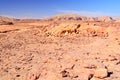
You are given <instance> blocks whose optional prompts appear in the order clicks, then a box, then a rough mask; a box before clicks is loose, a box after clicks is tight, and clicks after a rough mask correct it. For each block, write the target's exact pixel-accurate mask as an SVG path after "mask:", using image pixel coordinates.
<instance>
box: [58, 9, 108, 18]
mask: <svg viewBox="0 0 120 80" xmlns="http://www.w3.org/2000/svg"><path fill="white" fill-rule="evenodd" d="M57 12H58V13H60V14H79V15H82V16H89V17H90V16H93V17H94V16H106V15H107V16H109V14H107V13H104V12H100V11H79V10H78V11H77V10H57Z"/></svg>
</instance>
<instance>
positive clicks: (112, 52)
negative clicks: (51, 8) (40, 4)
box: [0, 14, 120, 80]
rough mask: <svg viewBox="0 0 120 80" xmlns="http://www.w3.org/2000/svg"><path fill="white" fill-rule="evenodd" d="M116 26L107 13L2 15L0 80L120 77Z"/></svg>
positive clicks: (114, 79)
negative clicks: (82, 14)
mask: <svg viewBox="0 0 120 80" xmlns="http://www.w3.org/2000/svg"><path fill="white" fill-rule="evenodd" d="M119 26H120V22H119V20H118V19H113V18H112V17H109V16H104V17H85V16H79V15H73V14H70V15H68V14H66V15H56V16H52V17H49V18H45V19H15V18H8V17H3V16H1V17H0V80H120V69H119V67H120V27H119Z"/></svg>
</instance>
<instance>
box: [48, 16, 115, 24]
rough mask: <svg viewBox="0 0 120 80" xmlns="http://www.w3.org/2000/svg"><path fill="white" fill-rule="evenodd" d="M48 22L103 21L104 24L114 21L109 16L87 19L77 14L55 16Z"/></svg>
mask: <svg viewBox="0 0 120 80" xmlns="http://www.w3.org/2000/svg"><path fill="white" fill-rule="evenodd" d="M47 20H51V21H59V20H60V21H61V20H77V21H103V22H110V21H114V20H113V18H112V17H109V16H102V17H85V16H80V15H77V14H59V15H55V16H52V17H50V18H47Z"/></svg>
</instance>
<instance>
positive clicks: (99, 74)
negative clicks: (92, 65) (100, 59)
mask: <svg viewBox="0 0 120 80" xmlns="http://www.w3.org/2000/svg"><path fill="white" fill-rule="evenodd" d="M107 75H108V70H107V69H103V68H99V69H97V70H95V73H94V77H95V78H100V79H103V78H106V77H107Z"/></svg>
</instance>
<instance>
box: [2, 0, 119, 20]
mask: <svg viewBox="0 0 120 80" xmlns="http://www.w3.org/2000/svg"><path fill="white" fill-rule="evenodd" d="M56 14H80V15H85V16H105V15H108V16H120V0H0V15H4V16H10V17H17V18H43V17H48V16H52V15H56Z"/></svg>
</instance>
